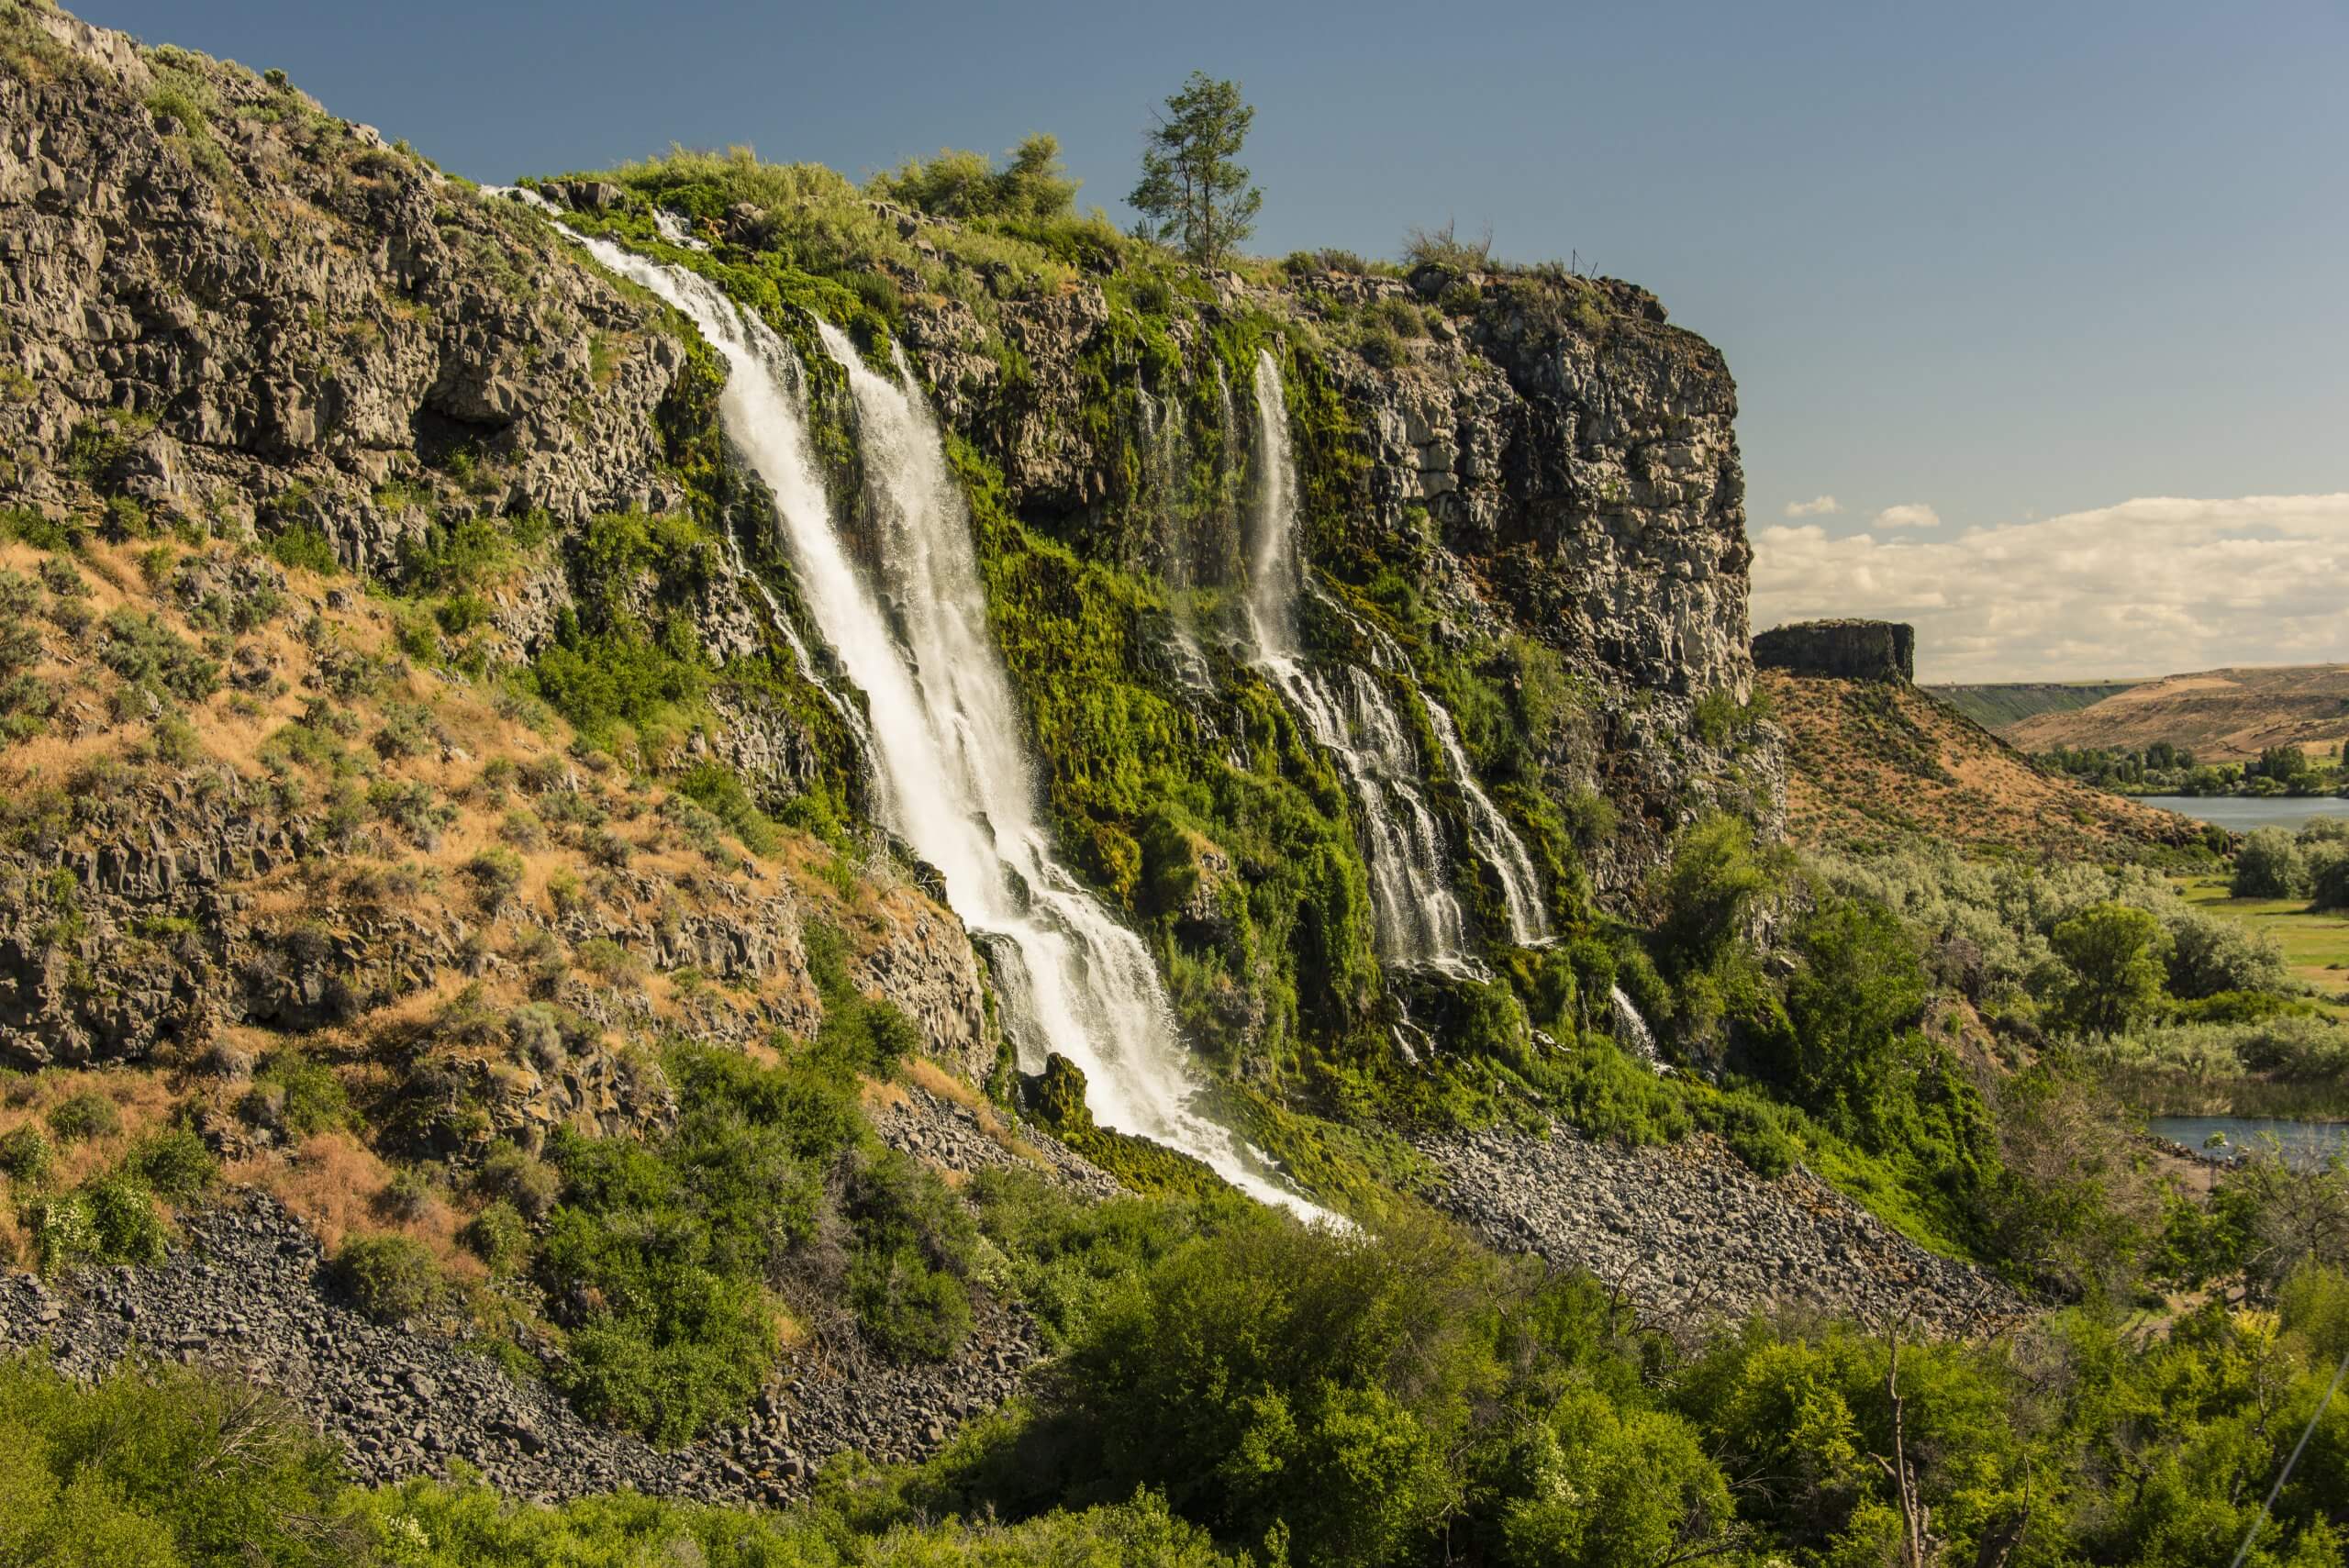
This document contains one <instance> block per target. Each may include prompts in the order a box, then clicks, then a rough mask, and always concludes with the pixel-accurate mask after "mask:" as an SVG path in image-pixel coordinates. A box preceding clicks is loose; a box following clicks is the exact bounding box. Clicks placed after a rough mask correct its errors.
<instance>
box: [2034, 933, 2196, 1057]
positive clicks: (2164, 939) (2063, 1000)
mask: <svg viewBox="0 0 2349 1568" xmlns="http://www.w3.org/2000/svg"><path fill="white" fill-rule="evenodd" d="M2048 945H2049V946H2050V947H2052V948H2053V949H2054V951H2055V956H2056V957H2057V958H2059V959H2061V960H2063V961H2064V963H2065V966H2066V967H2067V968H2068V969H2069V970H2070V971H2071V973H2070V975H2069V977H2068V978H2067V979H2066V980H2065V984H2064V985H2063V988H2062V992H2061V995H2060V998H2059V1004H2058V1005H2059V1010H2060V1012H2061V1014H2062V1017H2063V1019H2064V1021H2065V1023H2067V1024H2069V1025H2070V1026H2071V1027H2073V1028H2075V1029H2081V1030H2084V1031H2086V1032H2087V1033H2090V1034H2099V1035H2115V1034H2119V1033H2121V1031H2123V1030H2125V1029H2128V1028H2129V1026H2130V1025H2132V1024H2133V1023H2135V1022H2136V1021H2137V1020H2138V1019H2140V1018H2143V1017H2144V1016H2145V1015H2146V1014H2148V1013H2150V1012H2152V1011H2153V1010H2154V1008H2155V1007H2156V1006H2159V1005H2160V1003H2161V999H2162V976H2163V973H2165V969H2164V966H2165V961H2166V959H2167V957H2168V953H2169V937H2168V934H2167V933H2166V932H2165V931H2164V930H2163V929H2162V923H2161V922H2160V921H2159V920H2157V919H2155V918H2154V917H2153V916H2152V915H2150V914H2148V913H2147V912H2146V911H2144V910H2143V909H2140V908H2138V907H2136V906H2134V905H2130V904H2115V903H2106V904H2094V905H2090V906H2088V907H2087V908H2086V909H2083V910H2081V911H2080V912H2079V913H2078V914H2077V915H2075V916H2073V917H2071V918H2070V919H2068V920H2066V921H2065V922H2064V923H2063V924H2062V925H2060V926H2057V927H2056V928H2055V929H2054V931H2053V932H2051V933H2050V934H2049V937H2048Z"/></svg>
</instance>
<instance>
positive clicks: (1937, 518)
mask: <svg viewBox="0 0 2349 1568" xmlns="http://www.w3.org/2000/svg"><path fill="white" fill-rule="evenodd" d="M1941 526H1942V515H1941V514H1940V513H1939V512H1936V511H1934V510H1933V509H1932V507H1931V506H1926V505H1925V504H1924V503H1923V502H1922V501H1904V502H1902V503H1901V504H1900V505H1899V506H1887V507H1886V508H1885V509H1884V510H1883V511H1881V512H1878V513H1877V514H1876V527H1878V528H1940V527H1941Z"/></svg>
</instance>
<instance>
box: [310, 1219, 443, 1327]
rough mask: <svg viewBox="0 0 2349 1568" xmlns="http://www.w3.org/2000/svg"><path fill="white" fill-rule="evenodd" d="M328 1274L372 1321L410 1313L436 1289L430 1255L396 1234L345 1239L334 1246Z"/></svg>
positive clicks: (432, 1297) (433, 1296)
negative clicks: (335, 1247)
mask: <svg viewBox="0 0 2349 1568" xmlns="http://www.w3.org/2000/svg"><path fill="white" fill-rule="evenodd" d="M328 1273H329V1275H330V1276H331V1278H332V1279H333V1281H334V1284H335V1285H336V1287H337V1288H338V1289H340V1291H341V1292H342V1294H343V1295H344V1296H345V1297H347V1298H348V1299H349V1300H350V1302H351V1305H352V1306H353V1307H357V1308H358V1309H359V1310H360V1311H361V1312H362V1313H364V1314H365V1315H366V1316H367V1317H369V1318H373V1319H374V1320H375V1321H376V1322H378V1323H396V1322H398V1321H399V1320H400V1319H402V1318H413V1317H415V1316H417V1314H418V1313H420V1312H423V1311H424V1310H425V1309H426V1308H427V1307H430V1306H431V1305H432V1304H433V1302H434V1301H435V1300H437V1299H438V1298H439V1296H440V1266H439V1265H438V1264H437V1263H435V1262H433V1261H432V1254H431V1253H430V1252H429V1251H425V1248H424V1244H423V1243H422V1242H420V1241H417V1240H415V1239H414V1238H412V1237H407V1236H402V1235H398V1234H396V1233H390V1234H384V1235H378V1236H352V1237H351V1238H349V1239H348V1240H345V1241H344V1242H343V1244H342V1245H341V1246H340V1247H339V1248H337V1249H336V1250H335V1254H334V1258H333V1261H332V1262H331V1263H330V1264H329V1266H328Z"/></svg>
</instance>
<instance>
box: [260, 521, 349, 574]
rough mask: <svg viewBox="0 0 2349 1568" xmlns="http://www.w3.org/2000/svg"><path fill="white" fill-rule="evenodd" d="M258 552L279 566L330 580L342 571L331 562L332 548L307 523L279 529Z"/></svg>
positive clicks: (338, 565)
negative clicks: (267, 552)
mask: <svg viewBox="0 0 2349 1568" xmlns="http://www.w3.org/2000/svg"><path fill="white" fill-rule="evenodd" d="M262 548H263V549H264V550H268V551H269V553H270V555H271V556H272V557H273V559H274V560H275V561H276V562H277V563H278V564H279V565H280V566H291V567H295V568H297V569H299V570H301V571H305V572H316V573H318V574H319V575H321V576H326V577H331V576H333V575H334V574H335V573H338V572H340V571H341V570H342V562H340V561H338V560H336V559H335V553H334V546H333V545H331V544H329V543H328V542H327V536H326V535H325V534H323V533H321V532H319V531H318V529H317V528H316V527H315V526H314V525H312V524H309V523H295V524H293V525H291V526H289V527H287V528H282V529H280V530H279V531H278V532H277V534H276V535H274V536H273V538H271V539H269V541H268V542H267V543H266V544H264V545H263V546H262Z"/></svg>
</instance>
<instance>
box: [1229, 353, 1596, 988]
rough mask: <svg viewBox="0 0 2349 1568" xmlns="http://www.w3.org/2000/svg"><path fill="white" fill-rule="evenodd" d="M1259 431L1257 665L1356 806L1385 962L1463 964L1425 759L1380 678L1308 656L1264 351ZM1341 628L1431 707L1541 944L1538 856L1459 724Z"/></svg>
mask: <svg viewBox="0 0 2349 1568" xmlns="http://www.w3.org/2000/svg"><path fill="white" fill-rule="evenodd" d="M1256 424H1257V429H1256V450H1257V452H1258V454H1259V462H1261V463H1262V464H1263V469H1264V472H1263V473H1262V475H1261V476H1260V478H1259V480H1258V484H1257V493H1256V518H1255V541H1254V550H1253V552H1252V562H1251V568H1252V570H1251V573H1250V580H1249V591H1248V598H1247V603H1246V611H1247V619H1248V634H1249V639H1250V641H1251V642H1252V644H1253V646H1254V649H1255V655H1256V662H1257V663H1258V665H1259V666H1260V667H1262V668H1263V669H1264V672H1265V673H1267V674H1268V675H1270V676H1271V677H1272V679H1273V682H1274V684H1275V685H1277V686H1278V687H1279V688H1280V691H1281V695H1283V696H1285V697H1286V698H1287V699H1288V702H1289V706H1292V707H1293V708H1295V709H1296V710H1297V715H1298V717H1301V718H1302V719H1303V720H1304V721H1305V726H1306V728H1307V729H1308V730H1309V731H1311V732H1312V735H1313V739H1314V740H1315V741H1316V742H1317V743H1319V745H1320V746H1321V747H1322V748H1323V749H1324V750H1326V751H1329V752H1330V754H1331V755H1332V756H1334V757H1335V758H1336V759H1337V760H1338V765H1339V767H1340V769H1341V771H1343V772H1344V773H1345V775H1346V782H1347V784H1349V785H1350V786H1351V788H1352V791H1353V796H1354V799H1355V801H1356V803H1357V805H1358V806H1360V808H1361V811H1362V814H1363V817H1364V826H1365V831H1366V836H1367V838H1368V840H1369V842H1368V843H1366V844H1365V845H1364V850H1365V851H1366V853H1367V858H1368V862H1369V870H1370V884H1371V901H1372V903H1373V905H1374V906H1375V908H1376V912H1377V916H1378V931H1379V947H1380V949H1381V951H1382V956H1384V957H1386V959H1387V960H1388V961H1389V962H1405V963H1409V962H1420V963H1429V964H1433V965H1435V966H1437V967H1450V966H1456V965H1459V964H1461V963H1463V962H1465V954H1466V952H1467V951H1468V940H1467V922H1466V919H1465V917H1464V916H1463V914H1462V911H1461V907H1460V900H1459V898H1458V896H1457V895H1455V894H1454V893H1453V886H1452V873H1451V868H1452V864H1453V861H1452V857H1451V851H1450V850H1449V848H1448V846H1447V844H1446V841H1445V837H1444V833H1443V828H1442V821H1441V819H1439V818H1438V817H1437V816H1436V814H1435V812H1434V811H1433V809H1432V808H1431V806H1430V803H1429V788H1428V784H1427V780H1426V777H1425V775H1424V773H1423V772H1422V770H1421V767H1420V762H1419V748H1418V746H1417V744H1416V743H1415V742H1414V741H1413V740H1412V738H1411V734H1410V731H1409V730H1408V728H1406V727H1405V724H1404V720H1403V715H1402V713H1401V712H1400V710H1399V709H1398V708H1397V705H1396V699H1395V696H1394V694H1393V693H1391V692H1390V691H1389V690H1388V689H1387V687H1386V683H1385V682H1384V681H1383V680H1382V679H1380V676H1379V674H1374V673H1372V672H1371V671H1369V670H1365V669H1364V668H1363V667H1362V666H1361V665H1359V664H1347V665H1344V666H1341V668H1340V669H1338V670H1337V671H1334V672H1320V671H1317V670H1315V669H1314V668H1312V667H1311V666H1309V665H1308V663H1307V662H1305V660H1304V657H1303V654H1302V650H1301V647H1300V641H1299V637H1298V631H1297V603H1298V600H1299V599H1300V597H1301V596H1302V595H1305V594H1306V593H1307V592H1308V588H1307V585H1306V582H1305V575H1304V569H1303V565H1302V563H1301V562H1299V560H1298V559H1297V463H1296V459H1295V458H1294V456H1293V455H1292V451H1291V448H1290V444H1289V435H1288V416H1287V412H1286V402H1285V401H1284V399H1283V396H1282V391H1281V376H1280V367H1279V366H1278V365H1276V364H1275V363H1274V362H1273V357H1272V355H1271V354H1269V353H1265V352H1264V351H1262V350H1259V351H1258V353H1257V356H1256ZM1341 613H1345V612H1342V611H1341ZM1346 618H1347V619H1348V620H1349V621H1351V622H1352V623H1353V626H1354V628H1355V630H1356V631H1357V632H1358V633H1359V634H1360V635H1361V636H1362V638H1363V639H1364V641H1365V642H1366V643H1367V644H1368V645H1369V647H1370V650H1371V656H1372V661H1373V662H1374V664H1375V667H1376V669H1377V671H1378V672H1379V673H1381V674H1385V675H1387V676H1392V677H1396V678H1399V679H1401V680H1403V681H1405V682H1408V684H1410V685H1411V687H1412V689H1413V690H1414V691H1415V692H1418V695H1419V699H1420V700H1421V702H1423V703H1424V705H1425V706H1426V709H1427V715H1428V722H1429V724H1430V725H1431V727H1432V728H1433V729H1434V731H1435V736H1436V741H1437V744H1438V745H1439V746H1440V747H1441V748H1442V751H1443V754H1444V760H1445V762H1446V763H1447V764H1448V765H1449V766H1450V767H1451V769H1452V771H1453V773H1454V774H1455V775H1456V776H1457V777H1458V779H1459V781H1460V787H1461V793H1462V795H1464V797H1465V799H1466V800H1467V803H1468V812H1469V821H1470V828H1471V833H1472V836H1473V837H1474V839H1475V848H1476V851H1477V853H1478V854H1479V855H1481V856H1482V857H1483V858H1484V859H1485V860H1486V862H1488V863H1489V864H1490V865H1491V866H1492V868H1493V871H1494V873H1495V875H1496V876H1497V878H1498V879H1499V882H1500V884H1501V888H1502V895H1503V903H1504V905H1505V906H1506V907H1507V910H1508V922H1509V935H1510V938H1511V939H1512V940H1515V941H1518V942H1520V943H1531V942H1536V941H1542V940H1547V939H1548V937H1549V935H1550V920H1549V916H1548V913H1547V912H1546V911H1545V910H1544V908H1543V906H1542V880H1541V876H1540V874H1539V873H1537V872H1536V871H1535V869H1534V865H1533V858H1532V856H1531V855H1530V854H1529V853H1527V851H1526V848H1525V845H1524V843H1523V841H1522V840H1520V839H1519V838H1518V836H1517V833H1516V831H1515V830H1514V829H1513V828H1510V827H1509V824H1508V818H1507V817H1503V816H1502V815H1501V812H1500V808H1499V807H1498V806H1495V805H1494V804H1493V802H1492V798H1491V796H1489V795H1486V793H1485V791H1484V788H1483V787H1482V786H1481V785H1480V784H1478V783H1477V782H1476V775H1475V771H1474V770H1473V769H1471V768H1470V767H1469V765H1468V756H1467V753H1466V751H1464V749H1463V748H1462V747H1461V744H1460V732H1459V727H1458V726H1457V725H1455V724H1454V723H1453V718H1452V715H1451V714H1450V713H1449V712H1448V711H1446V710H1445V708H1444V706H1443V705H1442V703H1440V702H1437V701H1436V700H1435V699H1434V698H1433V697H1431V696H1429V695H1427V693H1426V692H1424V691H1420V690H1419V684H1418V681H1417V679H1416V678H1415V677H1414V676H1413V675H1412V673H1411V667H1410V661H1409V660H1408V659H1407V658H1406V657H1405V656H1404V654H1403V651H1402V650H1401V649H1400V648H1399V647H1397V646H1396V643H1395V640H1394V639H1392V638H1390V637H1387V636H1386V634H1385V633H1383V632H1381V631H1379V630H1378V629H1377V628H1375V627H1372V626H1369V625H1367V624H1365V623H1364V622H1362V621H1361V620H1359V619H1357V618H1356V617H1353V616H1352V615H1351V614H1347V615H1346Z"/></svg>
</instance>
